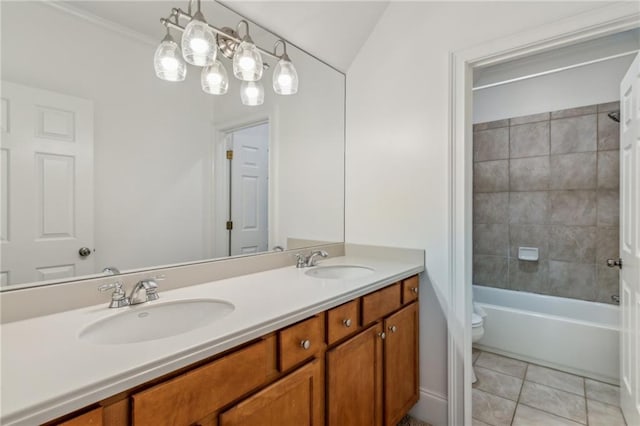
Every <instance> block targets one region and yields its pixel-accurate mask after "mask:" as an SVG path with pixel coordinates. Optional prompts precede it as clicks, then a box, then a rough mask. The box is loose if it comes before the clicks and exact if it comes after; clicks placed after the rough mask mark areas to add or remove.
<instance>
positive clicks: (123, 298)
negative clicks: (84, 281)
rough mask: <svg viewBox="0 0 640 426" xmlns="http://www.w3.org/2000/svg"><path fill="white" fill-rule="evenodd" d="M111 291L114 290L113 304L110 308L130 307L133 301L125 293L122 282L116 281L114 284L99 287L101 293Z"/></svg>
mask: <svg viewBox="0 0 640 426" xmlns="http://www.w3.org/2000/svg"><path fill="white" fill-rule="evenodd" d="M110 289H114V290H113V293H112V294H111V303H109V307H110V308H122V307H123V306H129V305H130V304H131V301H130V300H129V298H128V297H127V294H126V293H125V291H124V287H123V286H122V283H121V282H120V281H116V282H114V283H109V284H103V285H101V286H100V287H98V290H99V291H107V290H110Z"/></svg>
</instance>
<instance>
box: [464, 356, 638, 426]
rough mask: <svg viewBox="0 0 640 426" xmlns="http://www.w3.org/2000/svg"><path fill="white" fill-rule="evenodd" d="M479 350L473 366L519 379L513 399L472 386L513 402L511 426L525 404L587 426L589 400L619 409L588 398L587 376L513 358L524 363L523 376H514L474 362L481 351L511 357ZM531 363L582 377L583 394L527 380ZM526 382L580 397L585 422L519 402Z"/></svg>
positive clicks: (607, 403) (616, 406)
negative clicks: (515, 396)
mask: <svg viewBox="0 0 640 426" xmlns="http://www.w3.org/2000/svg"><path fill="white" fill-rule="evenodd" d="M479 352H480V353H479V355H478V357H477V358H476V361H475V362H474V363H473V365H474V366H477V367H479V368H484V369H486V370H489V371H492V372H494V373H497V374H502V375H504V376H509V377H512V378H516V379H519V380H521V384H520V390H519V392H518V397H517V399H516V400H515V401H513V400H511V399H509V398H505V397H504V396H501V395H497V394H496V393H494V392H491V391H490V390H484V389H477V388H474V389H475V390H478V391H479V392H484V393H486V394H488V395H491V396H494V397H498V398H502V399H504V400H507V401H511V402H515V407H514V410H513V413H512V416H511V422H510V423H509V424H510V425H511V426H513V424H514V422H515V419H516V412H517V411H518V407H519V406H520V405H523V406H526V407H528V408H531V409H534V410H538V411H540V412H543V413H545V414H548V415H551V416H555V417H557V418H561V419H565V420H569V421H571V422H575V423H579V424H582V425H585V426H589V424H590V423H589V401H593V402H597V403H600V404H604V405H606V406H609V407H612V408H616V409H618V410H620V407H619V406H618V405H614V404H610V403H609V402H605V401H599V400H597V399H590V398H588V396H587V379H588V378H587V377H584V376H579V375H577V374H573V373H568V372H565V371H562V370H558V369H554V368H550V367H545V366H542V365H540V366H539V365H538V364H534V363H530V362H526V361H521V360H517V359H514V360H515V361H520V362H522V363H524V364H525V369H524V376H523V377H519V376H514V375H512V374H509V373H506V372H504V371H498V370H495V369H494V368H490V367H485V366H483V365H477V364H476V363H477V361H478V360H479V359H480V356H481V355H482V353H483V352H486V353H489V354H492V355H495V356H498V357H501V358H506V359H513V358H509V357H506V356H503V355H499V354H494V353H492V352H487V351H479ZM531 365H534V366H539V367H542V368H545V369H549V370H553V371H557V372H561V373H565V374H569V375H571V376H574V377H577V378H580V379H582V389H583V394H582V395H581V394H578V393H575V392H572V391H568V390H566V389H560V388H557V387H554V386H550V385H548V384H545V383H539V382H536V381H534V380H528V379H527V375H528V372H529V367H530V366H531ZM589 380H593V379H589ZM593 381H594V382H599V383H602V384H606V385H609V386H614V387H615V385H611V384H610V383H606V382H601V381H599V380H593ZM526 382H529V383H533V384H536V385H539V386H543V387H547V388H550V389H553V390H555V391H559V392H564V393H566V394H568V395H572V396H575V397H582V399H583V400H584V404H585V405H584V415H585V420H584V421H585V423H582V422H581V421H577V420H575V419H572V418H569V417H565V416H563V415H560V414H556V413H552V412H550V411H547V410H545V409H541V408H537V407H532V406H530V405H528V404H525V403H523V402H521V398H522V393H523V390H524V386H525V384H526ZM472 417H473V418H476V417H475V416H473V415H472ZM622 418H623V421H625V424H626V419H624V415H622ZM476 419H477V418H476ZM477 420H479V421H483V422H485V423H487V424H491V423H489V422H486V421H485V420H480V419H477Z"/></svg>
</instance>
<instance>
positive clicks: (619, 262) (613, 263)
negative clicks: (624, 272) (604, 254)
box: [607, 259, 622, 269]
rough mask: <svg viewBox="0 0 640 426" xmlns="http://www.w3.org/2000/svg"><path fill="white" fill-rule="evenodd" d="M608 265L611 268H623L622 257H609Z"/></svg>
mask: <svg viewBox="0 0 640 426" xmlns="http://www.w3.org/2000/svg"><path fill="white" fill-rule="evenodd" d="M607 266H608V267H609V268H615V267H616V266H617V267H618V268H620V269H622V259H607Z"/></svg>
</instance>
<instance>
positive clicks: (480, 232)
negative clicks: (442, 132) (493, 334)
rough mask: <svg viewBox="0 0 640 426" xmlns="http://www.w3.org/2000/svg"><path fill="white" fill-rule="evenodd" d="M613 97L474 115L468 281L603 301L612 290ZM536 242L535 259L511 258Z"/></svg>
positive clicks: (616, 106)
mask: <svg viewBox="0 0 640 426" xmlns="http://www.w3.org/2000/svg"><path fill="white" fill-rule="evenodd" d="M617 110H619V103H618V102H612V103H607V104H600V105H590V106H585V107H580V108H572V109H567V110H562V111H554V112H546V113H542V114H534V115H529V116H525V117H516V118H511V119H505V120H499V121H493V122H489V123H480V124H476V125H474V129H473V131H474V133H473V159H474V173H473V250H474V256H473V282H474V284H479V285H486V286H491V287H500V288H508V289H512V290H520V291H528V292H533V293H541V294H550V295H554V296H561V297H570V298H576V299H583V300H589V301H598V302H605V303H612V300H611V296H612V295H614V294H618V270H617V269H612V268H608V267H607V266H606V260H607V259H608V258H616V259H617V258H618V235H619V230H618V216H619V214H618V210H619V207H618V205H619V195H618V194H619V190H618V186H619V155H618V154H619V151H618V150H619V146H620V143H619V124H618V123H616V122H614V121H613V120H611V119H610V118H609V117H607V113H608V112H611V111H617ZM518 247H537V248H538V249H539V260H538V261H537V262H532V261H522V260H518Z"/></svg>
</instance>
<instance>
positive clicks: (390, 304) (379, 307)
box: [362, 283, 401, 325]
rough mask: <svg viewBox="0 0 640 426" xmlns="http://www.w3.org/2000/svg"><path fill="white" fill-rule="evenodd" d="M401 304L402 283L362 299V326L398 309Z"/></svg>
mask: <svg viewBox="0 0 640 426" xmlns="http://www.w3.org/2000/svg"><path fill="white" fill-rule="evenodd" d="M400 305H401V302H400V283H395V284H392V285H390V286H389V287H386V288H383V289H382V290H378V291H376V292H375V293H371V294H368V295H366V296H364V297H363V298H362V325H367V324H369V323H370V322H373V321H375V320H377V319H380V318H382V317H384V316H385V315H387V314H390V313H391V312H393V311H395V310H396V309H398V308H399V307H400Z"/></svg>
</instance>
